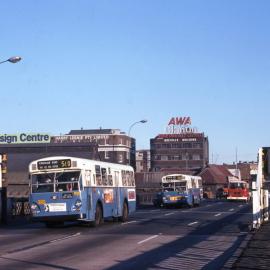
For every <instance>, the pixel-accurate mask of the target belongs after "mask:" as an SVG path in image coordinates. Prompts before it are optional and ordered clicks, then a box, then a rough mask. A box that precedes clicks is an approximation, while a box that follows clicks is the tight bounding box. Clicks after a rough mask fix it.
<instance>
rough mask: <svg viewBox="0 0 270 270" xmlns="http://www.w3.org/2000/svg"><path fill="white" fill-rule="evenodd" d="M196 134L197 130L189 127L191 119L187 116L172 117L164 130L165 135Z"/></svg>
mask: <svg viewBox="0 0 270 270" xmlns="http://www.w3.org/2000/svg"><path fill="white" fill-rule="evenodd" d="M197 132H198V130H197V128H196V127H192V126H191V118H190V117H189V116H185V117H172V118H171V119H170V121H169V123H168V126H167V128H166V133H167V134H183V133H197Z"/></svg>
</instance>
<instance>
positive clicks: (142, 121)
mask: <svg viewBox="0 0 270 270" xmlns="http://www.w3.org/2000/svg"><path fill="white" fill-rule="evenodd" d="M146 122H147V120H146V119H143V120H141V121H137V122H135V123H133V124H132V125H131V126H130V127H129V130H128V136H130V131H131V129H132V127H133V126H135V125H136V124H139V123H142V124H144V123H146Z"/></svg>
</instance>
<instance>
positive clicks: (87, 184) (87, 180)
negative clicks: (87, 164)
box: [85, 170, 91, 187]
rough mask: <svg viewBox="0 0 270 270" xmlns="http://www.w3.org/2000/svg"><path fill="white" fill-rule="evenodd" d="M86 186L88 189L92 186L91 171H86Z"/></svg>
mask: <svg viewBox="0 0 270 270" xmlns="http://www.w3.org/2000/svg"><path fill="white" fill-rule="evenodd" d="M85 185H86V186H88V187H89V186H90V185H91V171H90V170H86V171H85Z"/></svg>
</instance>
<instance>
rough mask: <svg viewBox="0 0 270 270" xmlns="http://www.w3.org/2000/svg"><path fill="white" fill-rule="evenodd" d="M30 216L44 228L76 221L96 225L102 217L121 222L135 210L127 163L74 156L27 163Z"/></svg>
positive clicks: (131, 175)
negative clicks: (42, 223) (29, 179)
mask: <svg viewBox="0 0 270 270" xmlns="http://www.w3.org/2000/svg"><path fill="white" fill-rule="evenodd" d="M29 172H30V178H31V182H30V188H31V192H30V198H29V202H30V205H31V213H32V219H33V220H34V221H41V222H45V224H46V225H47V226H48V227H51V226H54V225H56V224H62V223H63V222H64V221H71V220H80V221H86V222H91V223H92V224H93V225H94V226H98V225H100V224H101V223H102V222H103V219H104V218H109V217H112V218H117V219H118V218H120V220H121V221H123V222H125V221H126V220H127V219H128V214H129V213H131V212H134V211H135V209H136V193H135V179H134V170H133V168H132V167H131V166H126V165H120V164H113V163H107V162H101V161H96V160H88V159H81V158H74V157H64V156H56V157H48V158H43V159H40V160H36V161H33V162H31V163H30V165H29Z"/></svg>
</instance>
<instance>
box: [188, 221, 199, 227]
mask: <svg viewBox="0 0 270 270" xmlns="http://www.w3.org/2000/svg"><path fill="white" fill-rule="evenodd" d="M197 223H198V221H195V222H191V223H189V224H188V226H192V225H194V224H197Z"/></svg>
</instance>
